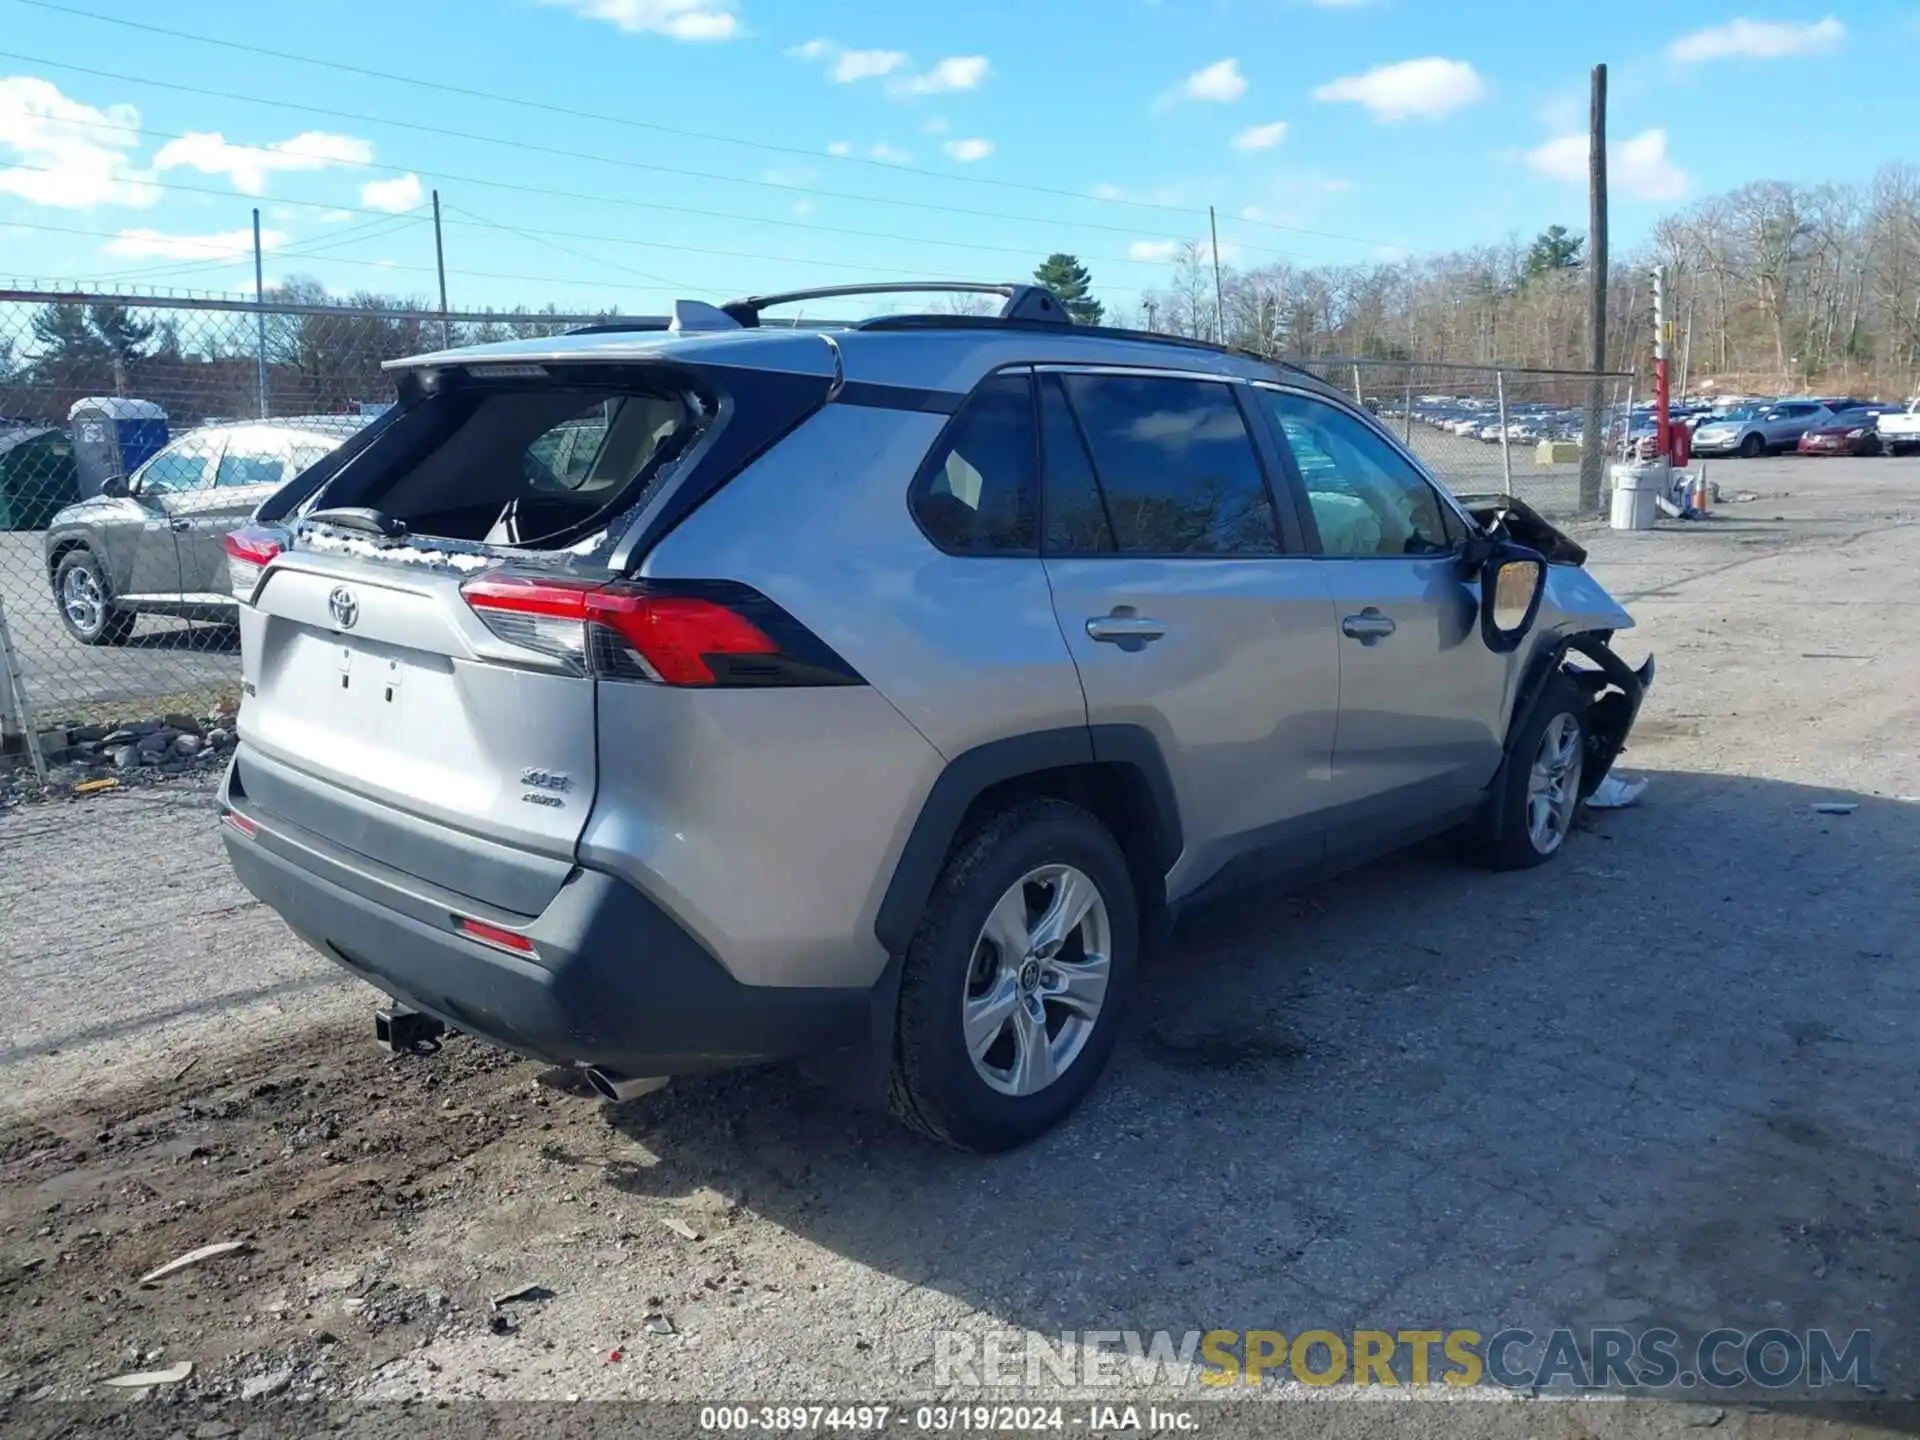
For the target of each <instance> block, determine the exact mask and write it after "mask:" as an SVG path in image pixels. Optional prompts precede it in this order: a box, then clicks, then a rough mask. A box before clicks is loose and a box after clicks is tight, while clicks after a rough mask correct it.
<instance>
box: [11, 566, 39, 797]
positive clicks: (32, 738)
mask: <svg viewBox="0 0 1920 1440" xmlns="http://www.w3.org/2000/svg"><path fill="white" fill-rule="evenodd" d="M16 736H17V737H19V739H20V741H21V743H23V744H24V745H25V747H26V751H27V759H28V760H29V761H31V762H32V764H33V773H34V777H35V778H36V779H38V780H39V781H40V783H41V784H42V785H44V784H46V783H47V757H46V756H45V755H43V754H41V753H40V729H39V722H38V721H36V720H35V719H34V716H33V702H32V701H31V700H29V699H28V698H27V682H26V677H25V676H23V675H22V674H21V673H20V657H19V656H18V655H17V654H15V653H14V648H13V634H12V632H11V631H9V630H8V629H7V607H6V605H5V604H4V603H0V749H11V748H12V747H11V745H10V744H9V743H8V742H10V741H12V740H13V739H14V738H15V737H16Z"/></svg>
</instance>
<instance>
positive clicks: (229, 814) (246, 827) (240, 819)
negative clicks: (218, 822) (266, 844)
mask: <svg viewBox="0 0 1920 1440" xmlns="http://www.w3.org/2000/svg"><path fill="white" fill-rule="evenodd" d="M220 818H221V819H222V820H224V821H226V822H227V824H229V825H231V826H232V827H233V828H234V829H236V830H238V831H239V832H240V833H241V834H242V835H244V836H246V837H247V839H249V840H251V839H253V837H254V836H256V835H258V834H259V833H260V827H259V826H258V825H256V824H254V823H253V821H251V820H249V819H247V817H246V816H244V815H242V814H240V813H238V812H237V811H233V810H225V811H222V812H221V815H220Z"/></svg>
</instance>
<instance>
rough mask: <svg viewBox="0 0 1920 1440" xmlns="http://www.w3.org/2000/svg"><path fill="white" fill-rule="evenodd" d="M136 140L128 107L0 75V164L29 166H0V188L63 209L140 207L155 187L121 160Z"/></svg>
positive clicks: (133, 113) (155, 195)
mask: <svg viewBox="0 0 1920 1440" xmlns="http://www.w3.org/2000/svg"><path fill="white" fill-rule="evenodd" d="M139 144H140V112H139V111H138V110H136V109H135V108H134V107H133V106H131V105H109V106H108V107H107V108H106V109H104V110H100V109H96V108H95V107H94V106H92V105H86V104H83V103H81V102H80V101H78V100H73V99H70V98H69V97H67V96H65V95H63V94H61V93H60V87H59V86H57V85H55V84H54V83H53V82H52V81H50V80H41V79H38V78H36V77H34V76H31V75H13V76H9V77H8V78H6V79H3V80H0V167H4V166H6V165H7V164H8V163H9V162H10V163H11V164H12V165H14V166H30V167H32V168H30V169H13V168H0V193H4V194H7V195H17V196H18V197H19V198H20V199H22V200H27V201H30V202H31V203H33V204H35V205H52V206H56V207H58V208H60V209H63V210H86V209H90V208H91V207H93V206H95V205H132V206H136V207H141V208H144V207H145V206H148V205H152V204H153V203H154V202H155V201H157V200H158V199H159V198H160V192H159V191H158V190H156V189H155V188H154V187H153V185H152V184H151V183H150V179H151V177H150V176H148V175H146V174H144V173H143V172H141V171H139V170H137V169H135V168H134V166H133V164H132V163H131V161H130V160H129V159H128V156H127V152H128V151H130V150H133V149H135V148H136V147H137V146H138V145H139Z"/></svg>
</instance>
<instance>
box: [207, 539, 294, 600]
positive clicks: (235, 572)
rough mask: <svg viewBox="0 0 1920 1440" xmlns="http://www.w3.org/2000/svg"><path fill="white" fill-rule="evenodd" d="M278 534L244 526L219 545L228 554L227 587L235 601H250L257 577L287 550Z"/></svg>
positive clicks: (257, 583) (256, 584)
mask: <svg viewBox="0 0 1920 1440" xmlns="http://www.w3.org/2000/svg"><path fill="white" fill-rule="evenodd" d="M281 538H282V537H281V535H280V533H279V532H278V531H275V530H268V529H266V528H265V527H264V526H260V525H246V526H242V527H241V528H240V529H238V530H235V531H233V532H232V533H231V534H229V535H228V536H227V537H226V539H225V540H224V541H222V542H221V543H222V544H224V545H225V546H226V550H227V583H228V584H229V585H230V586H231V587H232V588H233V595H234V598H235V599H236V600H251V599H252V598H253V592H254V588H255V587H256V586H258V585H259V583H260V574H261V572H262V571H263V570H265V569H266V568H267V565H268V563H269V562H270V561H272V559H273V557H274V556H276V555H278V554H279V553H280V552H281V551H282V550H283V549H285V548H286V547H285V546H284V545H283V544H282V543H281Z"/></svg>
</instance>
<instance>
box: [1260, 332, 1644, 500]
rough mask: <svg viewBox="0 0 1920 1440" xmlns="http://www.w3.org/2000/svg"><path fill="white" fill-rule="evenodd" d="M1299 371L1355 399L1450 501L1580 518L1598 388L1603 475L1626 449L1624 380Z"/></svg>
mask: <svg viewBox="0 0 1920 1440" xmlns="http://www.w3.org/2000/svg"><path fill="white" fill-rule="evenodd" d="M1297 363H1301V364H1302V366H1303V368H1305V369H1307V370H1309V371H1311V372H1312V373H1313V374H1315V375H1317V376H1318V377H1319V378H1320V379H1322V380H1324V381H1326V382H1327V383H1328V384H1330V385H1333V386H1336V387H1338V388H1339V389H1341V390H1344V391H1346V392H1347V393H1348V394H1350V395H1352V396H1354V397H1355V398H1356V399H1358V400H1359V401H1360V402H1361V403H1362V404H1364V405H1365V406H1366V407H1367V408H1368V409H1369V410H1371V411H1372V412H1373V413H1374V414H1375V416H1377V417H1378V418H1379V419H1380V421H1381V422H1382V423H1384V424H1385V425H1387V426H1388V427H1389V428H1390V429H1391V430H1392V431H1393V432H1394V433H1395V434H1396V435H1398V436H1400V437H1401V438H1402V439H1403V440H1404V441H1405V442H1406V444H1407V447H1408V448H1409V449H1410V450H1412V451H1413V453H1414V454H1415V455H1416V456H1418V457H1419V459H1420V460H1421V462H1422V463H1423V464H1425V465H1426V467H1427V468H1428V469H1429V470H1430V471H1432V472H1433V474H1434V475H1435V476H1436V477H1438V478H1439V479H1440V480H1442V481H1444V482H1445V483H1446V484H1447V485H1449V486H1451V487H1452V488H1453V490H1454V491H1455V492H1456V493H1457V494H1462V495H1469V494H1484V493H1487V492H1490V491H1499V492H1502V493H1505V494H1509V495H1513V496H1516V497H1517V498H1519V499H1521V500H1524V501H1525V502H1526V503H1527V504H1528V505H1530V506H1532V507H1533V508H1534V509H1535V510H1538V511H1539V512H1540V513H1541V514H1542V515H1546V516H1548V517H1550V518H1554V519H1566V518H1570V517H1572V516H1575V515H1578V514H1580V513H1581V511H1582V510H1583V508H1590V507H1583V506H1582V504H1581V498H1580V476H1581V469H1582V461H1583V458H1584V456H1585V432H1586V410H1587V404H1588V399H1589V395H1590V392H1591V390H1592V388H1593V385H1594V382H1595V381H1596V380H1598V381H1599V382H1600V388H1601V395H1602V408H1601V417H1600V444H1601V447H1602V449H1603V451H1604V454H1603V455H1602V456H1601V470H1602V473H1604V465H1605V459H1606V457H1607V456H1611V455H1617V454H1619V453H1620V452H1621V450H1622V448H1623V446H1624V445H1625V444H1626V443H1627V433H1628V430H1629V429H1630V428H1631V427H1630V423H1629V421H1628V415H1629V414H1630V412H1631V410H1632V406H1633V393H1632V383H1633V382H1632V377H1631V376H1629V375H1627V374H1624V373H1620V374H1614V373H1607V374H1602V375H1594V374H1591V373H1589V372H1587V371H1571V370H1526V369H1511V370H1503V369H1499V368H1495V367H1490V366H1481V365H1451V364H1440V363H1413V362H1408V361H1388V360H1309V361H1305V362H1297Z"/></svg>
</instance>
